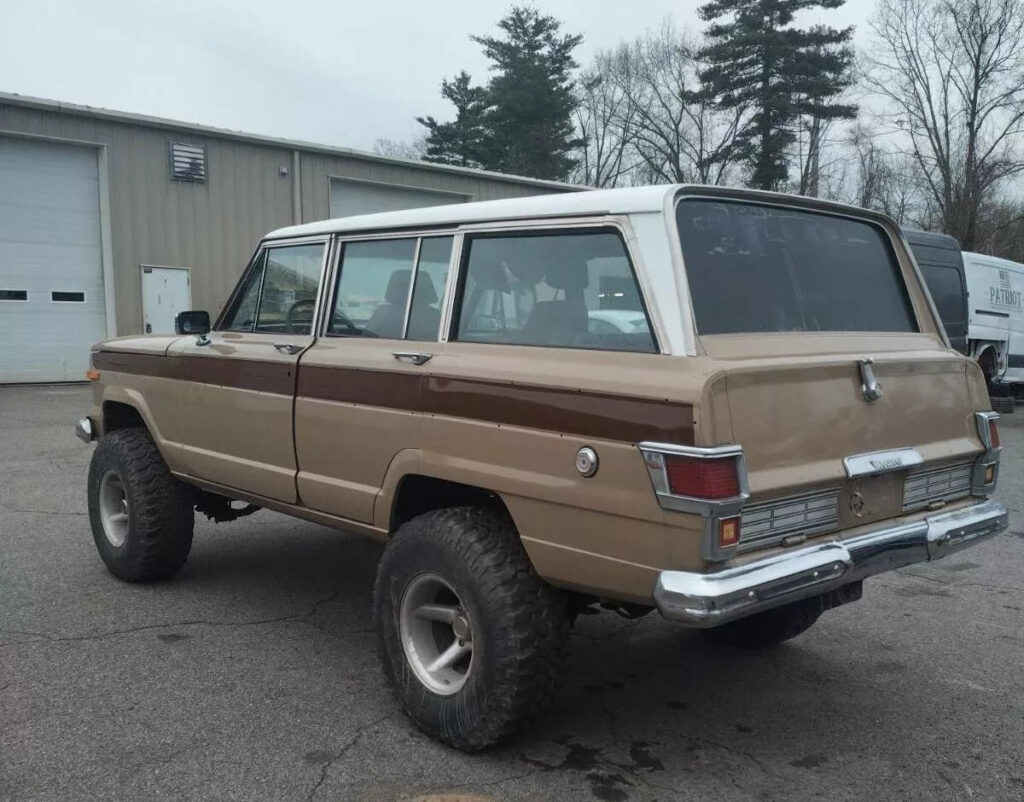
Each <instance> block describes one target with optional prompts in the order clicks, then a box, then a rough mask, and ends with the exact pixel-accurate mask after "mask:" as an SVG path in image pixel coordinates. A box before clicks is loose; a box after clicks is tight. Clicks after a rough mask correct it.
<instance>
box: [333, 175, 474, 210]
mask: <svg viewBox="0 0 1024 802" xmlns="http://www.w3.org/2000/svg"><path fill="white" fill-rule="evenodd" d="M467 200H469V199H468V198H467V197H466V196H465V195H453V194H450V193H447V192H431V191H430V190H427V189H409V188H407V187H391V186H388V185H387V184H367V183H363V182H361V181H345V180H344V179H340V178H332V179H331V217H348V216H349V215H352V214H371V213H373V212H397V211H399V210H401V209H415V208H418V207H420V206H444V205H445V204H447V203H464V202H465V201H467Z"/></svg>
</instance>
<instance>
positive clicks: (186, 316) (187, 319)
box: [174, 310, 210, 334]
mask: <svg viewBox="0 0 1024 802" xmlns="http://www.w3.org/2000/svg"><path fill="white" fill-rule="evenodd" d="M209 330H210V313H209V312H203V311H199V310H190V311H188V312H178V314H176V315H175V316H174V333H175V334H206V333H207V332H208V331H209Z"/></svg>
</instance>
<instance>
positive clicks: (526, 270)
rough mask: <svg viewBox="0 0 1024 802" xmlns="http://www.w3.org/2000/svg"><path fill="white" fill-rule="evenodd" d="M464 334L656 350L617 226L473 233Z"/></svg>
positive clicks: (462, 313)
mask: <svg viewBox="0 0 1024 802" xmlns="http://www.w3.org/2000/svg"><path fill="white" fill-rule="evenodd" d="M465 248H466V249H467V250H468V255H467V256H465V257H464V261H463V264H464V265H465V267H464V271H463V272H464V275H463V277H462V282H463V283H462V287H461V296H460V303H459V312H458V328H457V338H458V339H459V340H462V341H464V342H480V343H505V344H516V345H541V346H555V347H561V348H589V349H598V350H607V351H642V352H648V353H650V352H653V351H654V350H655V344H654V337H653V336H652V334H651V328H650V324H649V323H648V318H647V314H646V312H645V311H644V305H643V302H642V301H641V298H640V289H639V287H638V286H637V282H636V277H635V276H634V274H633V268H632V265H631V264H630V261H629V257H628V255H627V253H626V248H625V245H624V243H623V242H622V239H621V238H620V237H619V235H618V234H617V233H615V232H613V231H600V230H593V229H589V230H587V231H574V232H564V233H563V232H560V233H557V234H552V233H545V234H535V233H532V232H531V233H523V234H517V235H506V234H502V235H499V236H477V237H467V239H466V244H465Z"/></svg>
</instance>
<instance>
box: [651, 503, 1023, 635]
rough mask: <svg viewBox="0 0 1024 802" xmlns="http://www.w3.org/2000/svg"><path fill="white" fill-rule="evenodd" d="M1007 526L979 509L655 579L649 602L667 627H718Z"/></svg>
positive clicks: (989, 509)
mask: <svg viewBox="0 0 1024 802" xmlns="http://www.w3.org/2000/svg"><path fill="white" fill-rule="evenodd" d="M1007 525H1008V521H1007V512H1006V508H1005V507H1003V505H1002V504H999V503H998V502H995V501H979V502H978V503H976V504H972V505H970V506H968V507H962V508H960V509H957V510H953V511H951V512H945V513H940V514H938V515H932V516H929V517H927V518H925V519H924V520H921V521H915V522H914V523H908V524H902V525H899V526H893V527H888V528H885V529H879V530H876V531H874V532H867V533H865V534H861V535H856V536H854V537H851V538H848V539H846V540H843V541H841V542H840V541H831V542H828V543H820V544H817V545H814V546H809V547H807V548H802V549H797V550H793V551H788V552H783V553H779V554H773V555H771V556H769V557H765V558H763V559H760V560H753V561H751V562H748V563H744V564H742V565H737V566H732V567H730V568H725V569H722V570H721V571H714V572H712V573H706V574H698V573H690V572H688V571H663V572H662V573H661V574H660V575H659V577H658V583H657V586H656V587H655V589H654V601H655V604H656V605H657V607H658V610H659V611H660V612H661V614H662V615H663V616H664V617H665V618H667V619H670V620H673V621H679V622H681V623H683V624H687V625H688V626H691V627H699V628H705V627H713V626H718V625H719V624H725V623H727V622H729V621H735V620H737V619H740V618H745V617H747V616H748V615H753V614H754V613H760V612H763V611H765V610H770V609H772V608H773V607H781V606H782V605H784V604H789V603H790V602H794V601H799V600H800V599H806V598H809V597H811V596H817V595H820V594H824V593H828V592H829V591H831V590H834V589H836V588H839V587H841V586H843V585H846V584H848V583H850V582H856V581H858V580H861V579H864V578H865V577H868V576H872V575H874V574H880V573H883V572H884V571H892V570H894V569H896V568H902V567H904V566H906V565H912V564H914V563H919V562H926V561H928V560H938V559H941V558H942V557H945V556H947V555H949V554H953V553H955V552H958V551H960V550H962V549H965V548H968V547H969V546H974V545H976V544H977V543H980V542H981V541H983V540H985V539H986V538H989V537H991V536H992V535H994V534H996V533H998V532H1001V531H1003V530H1004V529H1006V527H1007Z"/></svg>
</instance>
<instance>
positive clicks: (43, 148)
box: [0, 137, 106, 382]
mask: <svg viewBox="0 0 1024 802" xmlns="http://www.w3.org/2000/svg"><path fill="white" fill-rule="evenodd" d="M0 186H2V187H3V198H2V200H0V289H5V290H23V291H26V292H27V293H28V300H27V301H6V302H3V301H0V342H2V343H4V344H5V346H8V347H5V348H3V349H0V382H31V381H38V382H45V381H69V380H74V381H81V380H82V379H83V377H84V374H85V370H86V368H87V367H88V358H89V346H90V345H91V344H92V343H94V342H96V341H98V340H101V339H103V338H104V337H105V336H106V306H105V297H104V287H103V262H102V256H101V245H100V211H99V169H98V156H97V151H96V150H95V149H94V148H89V147H82V146H76V145H67V144H62V143H53V142H42V141H32V140H22V139H17V138H12V137H0ZM53 292H64V293H81V294H82V296H81V297H83V299H84V300H82V301H77V300H73V301H54V300H53V296H52V293H53Z"/></svg>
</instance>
